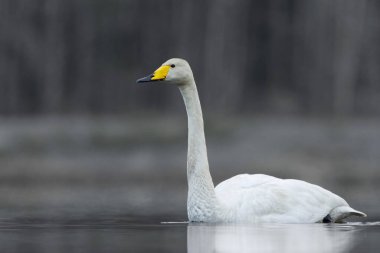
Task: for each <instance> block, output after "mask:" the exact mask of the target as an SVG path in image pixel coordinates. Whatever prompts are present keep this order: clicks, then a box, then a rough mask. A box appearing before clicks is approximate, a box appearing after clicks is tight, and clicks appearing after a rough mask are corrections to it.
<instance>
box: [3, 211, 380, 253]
mask: <svg viewBox="0 0 380 253" xmlns="http://www.w3.org/2000/svg"><path fill="white" fill-rule="evenodd" d="M155 219H157V220H155ZM155 219H154V220H151V221H147V218H142V217H103V219H91V218H89V219H80V220H77V219H63V220H62V219H61V220H43V219H28V218H26V217H24V218H22V217H19V218H14V219H2V220H1V221H0V252H9V253H12V252H39V253H40V252H70V253H74V252H91V253H96V252H189V253H193V252H334V253H337V252H379V247H380V240H379V238H380V222H369V223H361V222H351V223H346V224H255V225H253V224H204V223H187V222H160V221H159V218H155Z"/></svg>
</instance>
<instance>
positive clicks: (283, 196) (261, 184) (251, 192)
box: [215, 174, 355, 223]
mask: <svg viewBox="0 0 380 253" xmlns="http://www.w3.org/2000/svg"><path fill="white" fill-rule="evenodd" d="M215 192H216V195H217V197H218V199H219V200H220V202H221V203H222V205H223V206H224V209H225V210H228V211H227V213H226V214H225V215H226V216H227V217H226V218H227V219H230V220H232V221H251V222H282V223H310V222H319V221H322V220H323V218H324V217H326V216H327V215H328V214H330V213H331V212H332V211H333V210H334V209H335V208H337V207H341V206H345V207H346V206H347V207H349V206H348V204H347V202H346V201H345V200H344V199H342V198H341V197H339V196H337V195H336V194H334V193H332V192H330V191H328V190H326V189H323V188H322V187H319V186H317V185H313V184H310V183H307V182H304V181H300V180H294V179H279V178H276V177H272V176H267V175H261V174H257V175H247V174H244V175H238V176H235V177H233V178H230V179H228V180H226V181H224V182H222V183H220V184H219V185H218V186H217V187H216V188H215ZM338 210H339V208H338ZM352 210H353V209H352ZM353 211H355V210H353ZM336 217H337V216H336ZM333 218H335V217H333Z"/></svg>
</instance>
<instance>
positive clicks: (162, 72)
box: [150, 65, 170, 81]
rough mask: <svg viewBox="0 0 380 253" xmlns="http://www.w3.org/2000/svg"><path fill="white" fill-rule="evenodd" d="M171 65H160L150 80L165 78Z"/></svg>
mask: <svg viewBox="0 0 380 253" xmlns="http://www.w3.org/2000/svg"><path fill="white" fill-rule="evenodd" d="M169 69H170V66H167V65H164V66H161V67H159V68H158V69H157V70H156V71H154V73H153V77H152V78H151V79H150V80H152V81H153V80H164V79H165V78H166V76H167V75H168V73H169Z"/></svg>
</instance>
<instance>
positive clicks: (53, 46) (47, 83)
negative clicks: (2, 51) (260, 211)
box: [42, 0, 65, 113]
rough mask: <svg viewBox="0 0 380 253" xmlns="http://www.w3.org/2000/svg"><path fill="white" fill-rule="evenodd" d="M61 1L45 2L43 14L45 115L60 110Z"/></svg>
mask: <svg viewBox="0 0 380 253" xmlns="http://www.w3.org/2000/svg"><path fill="white" fill-rule="evenodd" d="M63 3H64V2H63V1H61V0H46V1H45V3H44V13H45V25H46V30H45V40H44V42H45V45H44V49H45V57H44V65H43V66H44V70H45V75H44V79H43V83H42V86H43V109H44V111H45V112H46V113H57V112H59V111H60V109H61V105H62V102H63V101H62V95H63V77H64V66H65V57H64V53H65V37H64V27H63V25H64V21H63V14H64V10H65V8H64V7H65V4H63Z"/></svg>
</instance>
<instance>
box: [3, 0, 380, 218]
mask: <svg viewBox="0 0 380 253" xmlns="http://www.w3.org/2000/svg"><path fill="white" fill-rule="evenodd" d="M379 45H380V2H379V1H375V0H361V1H355V0H344V1H343V0H320V1H300V0H282V1H279V0H269V1H248V0H236V1H227V0H212V1H201V0H193V1H190V0H186V1H185V0H184V1H178V0H161V1H156V0H108V1H104V0H65V1H64V0H34V1H28V0H16V1H15V0H0V215H1V216H2V217H8V216H18V217H39V218H41V217H44V218H49V217H64V216H70V217H78V218H81V217H88V216H89V215H93V216H96V215H97V214H99V213H101V214H108V215H148V216H152V215H158V216H159V215H165V220H174V219H177V220H178V219H179V220H181V219H182V220H185V219H186V191H187V187H186V172H185V166H186V148H187V145H186V142H187V138H186V135H187V125H186V116H185V110H184V105H183V101H182V99H181V97H180V94H179V92H178V91H177V90H176V88H175V87H169V86H165V85H157V84H151V85H144V86H142V85H137V84H136V83H135V80H136V79H138V78H140V77H143V76H145V75H148V74H150V73H152V72H153V71H154V70H155V69H156V68H157V67H158V66H160V65H161V64H162V63H163V62H164V61H166V60H167V59H169V58H172V57H180V58H184V59H186V60H187V61H188V62H189V63H190V65H191V67H192V69H193V72H194V76H195V79H196V82H197V86H198V90H199V93H200V98H201V103H202V106H203V111H204V117H205V124H206V138H207V142H208V148H209V150H208V152H209V160H210V169H211V173H212V175H213V178H214V183H215V184H217V183H219V182H220V181H222V180H224V179H226V178H228V177H230V176H233V175H235V174H238V173H265V174H270V175H274V176H278V177H283V178H297V179H302V180H306V181H308V182H312V183H315V184H318V185H321V186H322V187H325V188H327V189H329V190H332V191H334V192H335V193H337V194H338V195H341V196H342V197H344V198H345V199H346V200H347V201H348V202H349V203H350V204H351V205H352V206H353V207H354V208H356V209H359V210H361V211H364V212H366V213H367V214H369V219H375V217H379V216H380V214H379V211H378V209H379V207H380V200H379V198H378V193H379V190H380V187H379V184H378V182H379V180H380V166H379V164H380V117H379V116H380V47H379Z"/></svg>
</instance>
